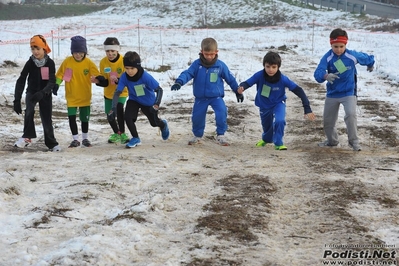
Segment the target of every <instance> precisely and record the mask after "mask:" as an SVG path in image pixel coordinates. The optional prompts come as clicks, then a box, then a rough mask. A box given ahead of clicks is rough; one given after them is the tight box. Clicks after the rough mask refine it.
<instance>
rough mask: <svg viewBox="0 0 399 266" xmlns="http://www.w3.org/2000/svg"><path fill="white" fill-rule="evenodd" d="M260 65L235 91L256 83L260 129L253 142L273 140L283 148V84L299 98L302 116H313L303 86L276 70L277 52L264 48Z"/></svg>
mask: <svg viewBox="0 0 399 266" xmlns="http://www.w3.org/2000/svg"><path fill="white" fill-rule="evenodd" d="M263 67H264V69H262V70H260V71H258V72H256V73H255V74H254V75H253V76H252V77H250V78H249V79H247V80H246V81H244V82H242V83H241V84H240V87H239V88H238V93H243V92H244V90H246V89H248V88H249V87H251V86H253V85H254V84H256V90H257V93H256V97H255V105H256V106H258V107H259V114H260V119H261V124H262V129H263V133H262V139H261V140H260V141H259V142H258V143H257V144H256V146H257V147H263V146H265V145H266V144H267V143H274V149H275V150H280V151H281V150H287V146H285V145H284V142H283V137H284V129H285V124H286V120H285V115H286V100H287V95H286V93H285V88H288V89H289V90H290V91H291V92H293V93H294V94H295V95H296V96H298V97H299V98H301V100H302V105H303V108H304V110H305V118H308V119H310V120H314V119H315V115H314V114H313V112H312V109H311V108H310V104H309V100H308V97H307V96H306V94H305V92H304V91H303V89H302V88H301V87H299V86H298V85H297V84H295V83H294V82H293V81H291V80H290V79H289V78H288V77H287V76H285V75H283V74H282V73H281V72H280V67H281V57H280V55H279V54H278V53H275V52H268V53H267V54H266V55H265V56H264V57H263Z"/></svg>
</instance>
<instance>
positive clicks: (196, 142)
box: [188, 136, 201, 145]
mask: <svg viewBox="0 0 399 266" xmlns="http://www.w3.org/2000/svg"><path fill="white" fill-rule="evenodd" d="M200 140H201V138H200V137H196V136H194V137H193V138H192V139H190V140H189V141H188V145H195V144H198V143H200Z"/></svg>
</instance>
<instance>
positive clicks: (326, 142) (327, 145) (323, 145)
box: [317, 140, 338, 147]
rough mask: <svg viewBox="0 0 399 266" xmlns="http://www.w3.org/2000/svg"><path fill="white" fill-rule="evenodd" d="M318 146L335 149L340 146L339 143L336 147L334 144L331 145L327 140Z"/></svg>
mask: <svg viewBox="0 0 399 266" xmlns="http://www.w3.org/2000/svg"><path fill="white" fill-rule="evenodd" d="M317 145H318V146H319V147H335V146H337V145H338V143H337V144H335V145H333V144H331V143H329V142H328V140H326V141H323V142H320V143H319V144H317Z"/></svg>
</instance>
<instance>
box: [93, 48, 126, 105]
mask: <svg viewBox="0 0 399 266" xmlns="http://www.w3.org/2000/svg"><path fill="white" fill-rule="evenodd" d="M124 71H125V70H124V66H123V56H122V55H119V59H118V60H117V61H116V62H111V61H109V60H108V58H107V57H104V58H103V59H101V61H100V72H101V75H102V76H104V77H105V78H106V79H108V86H107V87H105V88H104V96H105V97H106V98H108V99H112V98H113V97H114V93H115V90H116V87H117V86H118V85H117V84H111V80H110V76H111V73H113V72H114V73H116V74H117V76H118V78H119V77H120V76H121V75H122V73H123V72H124ZM128 95H129V93H128V91H127V88H125V89H124V90H123V91H122V93H121V95H120V97H127V96H128Z"/></svg>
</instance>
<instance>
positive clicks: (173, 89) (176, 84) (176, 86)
mask: <svg viewBox="0 0 399 266" xmlns="http://www.w3.org/2000/svg"><path fill="white" fill-rule="evenodd" d="M180 88H181V85H180V84H179V83H175V84H173V85H172V87H171V90H172V91H178V90H180Z"/></svg>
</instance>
